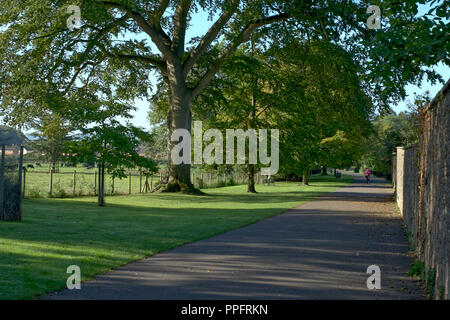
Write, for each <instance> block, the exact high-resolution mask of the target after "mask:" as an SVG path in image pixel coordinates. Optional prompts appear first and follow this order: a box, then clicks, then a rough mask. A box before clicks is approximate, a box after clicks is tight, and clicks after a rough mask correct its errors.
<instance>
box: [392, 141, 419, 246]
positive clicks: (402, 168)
mask: <svg viewBox="0 0 450 320" xmlns="http://www.w3.org/2000/svg"><path fill="white" fill-rule="evenodd" d="M396 163H397V165H396V177H395V181H396V182H395V183H396V200H397V205H398V208H399V209H400V214H401V215H402V217H403V221H404V222H405V225H406V227H407V228H408V231H409V232H410V233H411V236H412V238H413V241H414V243H416V240H417V238H416V234H417V226H418V215H417V209H418V206H417V203H418V185H419V168H418V152H417V145H413V146H410V147H407V148H405V147H398V148H397V160H396Z"/></svg>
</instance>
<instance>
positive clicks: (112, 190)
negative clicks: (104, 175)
mask: <svg viewBox="0 0 450 320" xmlns="http://www.w3.org/2000/svg"><path fill="white" fill-rule="evenodd" d="M111 179H112V185H111V195H113V194H114V177H111Z"/></svg>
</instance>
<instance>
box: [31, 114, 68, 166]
mask: <svg viewBox="0 0 450 320" xmlns="http://www.w3.org/2000/svg"><path fill="white" fill-rule="evenodd" d="M33 128H34V129H35V130H36V131H35V132H33V133H32V135H33V137H34V138H35V139H36V140H34V141H33V142H32V144H31V145H32V146H33V148H34V149H35V150H36V152H38V153H39V154H40V155H42V158H43V159H44V160H45V161H47V162H48V163H50V170H52V171H53V172H59V166H58V163H59V161H61V159H62V158H63V157H64V149H65V143H66V142H67V141H68V134H69V133H70V131H71V128H70V125H69V124H68V123H67V121H66V120H65V119H64V118H63V117H62V116H61V115H60V114H58V113H47V114H44V115H42V116H41V117H40V119H38V120H37V121H35V124H34V126H33Z"/></svg>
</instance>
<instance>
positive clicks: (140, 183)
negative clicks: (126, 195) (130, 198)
mask: <svg viewBox="0 0 450 320" xmlns="http://www.w3.org/2000/svg"><path fill="white" fill-rule="evenodd" d="M139 193H142V171H141V170H139Z"/></svg>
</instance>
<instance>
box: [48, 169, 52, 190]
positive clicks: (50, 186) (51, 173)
mask: <svg viewBox="0 0 450 320" xmlns="http://www.w3.org/2000/svg"><path fill="white" fill-rule="evenodd" d="M52 192H53V169H50V188H49V191H48V193H49V194H50V197H51V196H52Z"/></svg>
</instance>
